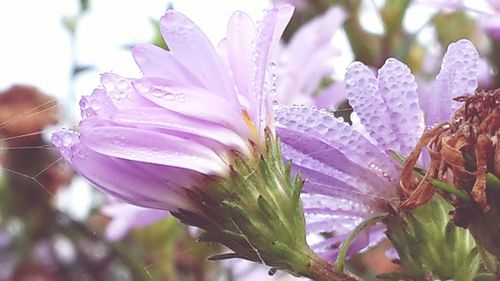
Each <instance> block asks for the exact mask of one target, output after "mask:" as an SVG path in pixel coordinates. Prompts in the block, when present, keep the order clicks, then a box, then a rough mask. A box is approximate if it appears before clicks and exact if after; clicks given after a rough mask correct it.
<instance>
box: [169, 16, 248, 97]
mask: <svg viewBox="0 0 500 281" xmlns="http://www.w3.org/2000/svg"><path fill="white" fill-rule="evenodd" d="M160 30H161V33H162V35H163V38H164V39H165V42H166V43H167V45H168V47H169V48H170V50H171V52H172V54H173V55H174V56H175V57H176V58H177V59H179V60H180V61H182V63H183V64H184V65H185V66H187V67H188V69H189V70H190V72H191V73H193V74H194V75H195V76H196V77H197V78H198V79H199V80H200V81H201V82H202V83H203V85H204V87H206V89H208V90H210V91H211V92H212V93H213V94H215V95H219V96H221V97H224V98H225V99H227V100H228V102H229V103H231V104H239V103H238V100H237V98H236V95H235V93H234V91H233V89H232V88H231V86H230V83H229V81H228V71H227V69H226V68H225V67H224V65H223V64H222V61H221V59H220V57H219V55H218V53H217V51H216V50H215V48H214V47H213V45H212V43H211V42H210V40H208V38H207V37H206V36H205V34H204V33H203V32H202V31H201V30H200V29H199V28H198V26H196V25H195V24H194V23H193V22H192V21H191V20H190V19H189V18H187V17H186V16H184V15H182V14H181V13H179V12H176V11H174V10H168V11H167V13H166V14H165V15H164V16H163V17H162V18H161V19H160Z"/></svg>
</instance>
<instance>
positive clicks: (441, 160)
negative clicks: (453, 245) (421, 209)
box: [401, 89, 500, 224]
mask: <svg viewBox="0 0 500 281" xmlns="http://www.w3.org/2000/svg"><path fill="white" fill-rule="evenodd" d="M455 100H457V101H460V102H463V103H464V105H463V106H462V107H461V108H460V109H459V110H458V111H457V112H455V114H454V115H453V116H452V119H451V120H450V121H448V122H444V123H441V124H438V125H437V126H436V127H434V128H433V129H431V130H429V131H427V132H426V133H424V134H423V135H422V137H421V139H420V141H419V143H418V144H417V146H416V148H415V149H414V151H413V152H412V153H411V154H410V156H409V158H408V159H407V161H406V163H405V166H404V167H403V172H402V175H401V189H402V192H403V194H404V196H405V200H404V202H403V203H402V204H401V207H402V208H415V207H417V206H419V205H422V204H425V203H426V202H427V201H428V200H430V198H431V197H432V196H433V195H434V193H435V192H436V188H435V187H434V186H433V185H432V184H431V182H430V180H432V179H437V180H439V181H442V182H445V183H449V184H452V185H453V186H455V187H457V188H458V189H460V190H462V191H464V192H466V193H467V194H469V195H470V197H471V198H472V200H473V201H474V202H475V203H476V205H477V207H479V208H480V210H482V211H483V212H487V211H488V210H489V209H490V206H489V204H488V198H487V192H486V183H487V180H486V175H487V173H492V174H494V175H495V176H497V177H498V175H499V174H500V152H499V150H500V149H499V146H498V139H499V136H500V128H499V123H500V89H497V90H494V91H488V92H485V91H479V92H477V93H476V94H474V95H469V96H462V97H458V98H456V99H455ZM425 146H427V148H428V150H429V153H430V158H431V163H430V165H429V167H428V168H427V171H426V173H425V175H424V176H423V177H422V176H419V175H416V174H415V165H416V163H417V160H418V158H419V157H420V154H421V152H422V150H423V148H424V147H425ZM443 195H444V196H445V197H447V198H448V199H449V200H450V201H451V202H452V203H453V204H454V205H455V206H456V207H457V208H461V207H463V205H464V202H462V200H461V199H460V198H457V197H456V196H454V195H452V194H449V193H443ZM455 219H457V217H455ZM465 224H466V223H465Z"/></svg>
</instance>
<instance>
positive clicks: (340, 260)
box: [335, 214, 387, 272]
mask: <svg viewBox="0 0 500 281" xmlns="http://www.w3.org/2000/svg"><path fill="white" fill-rule="evenodd" d="M386 217H387V214H383V215H379V216H376V217H373V218H370V219H367V220H365V221H363V222H362V223H360V224H359V225H358V226H356V228H355V229H354V230H353V232H352V233H351V234H350V235H349V237H348V238H347V240H345V242H344V243H342V247H340V252H339V255H338V256H337V261H336V262H335V270H336V271H338V272H344V264H345V260H346V257H347V250H349V246H350V245H351V243H352V241H353V240H354V238H355V237H356V236H357V235H358V234H359V233H360V232H361V231H363V230H364V229H366V228H367V227H369V226H371V225H374V224H376V223H377V222H380V221H382V220H383V219H385V218H386Z"/></svg>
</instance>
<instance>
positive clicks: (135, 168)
mask: <svg viewBox="0 0 500 281" xmlns="http://www.w3.org/2000/svg"><path fill="white" fill-rule="evenodd" d="M292 12H293V7H291V6H281V7H276V8H272V9H270V10H269V11H268V12H267V13H266V15H265V17H264V18H263V20H262V26H261V28H257V27H256V25H255V24H254V23H253V21H252V20H251V19H250V17H249V16H248V15H247V14H245V13H242V12H236V13H234V14H233V16H232V17H231V20H230V22H229V24H228V32H227V37H226V38H225V40H224V42H223V43H224V44H223V45H224V47H225V53H224V54H222V55H221V54H220V53H219V52H218V51H217V50H216V48H215V47H214V46H213V45H212V44H211V43H210V41H209V40H208V38H207V37H206V36H205V34H204V33H203V32H202V31H201V30H200V29H199V28H198V27H197V26H196V25H195V24H194V23H193V22H191V21H190V20H189V19H188V18H187V17H185V16H184V15H182V14H180V13H178V12H176V11H173V10H169V11H167V13H166V14H165V15H164V16H163V17H162V18H161V20H160V29H161V32H162V35H163V37H164V39H165V41H166V42H167V45H168V47H169V51H166V50H164V49H161V48H159V47H156V46H154V45H152V44H139V45H137V46H135V47H134V48H133V55H134V59H135V60H136V63H137V64H138V66H139V68H140V69H141V71H142V73H143V77H142V78H139V79H131V78H125V77H121V76H119V75H116V74H113V73H106V74H103V75H102V77H101V84H102V85H101V86H100V87H99V88H97V89H95V90H94V92H93V93H92V94H91V95H89V96H85V97H83V98H82V100H81V101H80V107H81V112H82V121H81V122H80V124H79V128H78V131H72V130H63V131H60V132H57V133H55V134H54V135H53V138H52V142H53V143H54V144H55V145H56V147H58V149H59V150H60V151H61V153H62V155H63V156H64V158H65V159H66V160H67V161H68V162H69V163H70V164H71V166H72V167H73V169H74V170H75V171H76V172H77V173H79V174H80V175H82V176H84V177H85V178H87V179H88V180H89V181H90V182H91V183H93V184H94V185H95V186H96V187H98V188H100V189H101V190H103V191H105V192H106V193H107V194H108V195H111V196H112V197H114V198H118V199H120V200H123V201H124V202H127V203H131V204H134V205H137V206H142V207H148V208H156V209H163V210H176V209H177V208H180V207H183V208H189V206H188V203H187V202H186V199H185V194H184V191H185V189H200V188H205V187H204V186H203V179H204V176H205V175H216V176H226V175H227V174H228V172H229V165H230V161H231V159H229V158H230V155H229V154H230V152H231V151H239V153H241V154H243V155H249V156H250V155H251V151H250V149H251V147H252V145H255V144H256V145H259V144H261V143H263V141H264V136H263V132H264V129H265V128H266V127H270V128H272V127H273V115H272V102H271V99H270V92H272V87H271V80H272V75H271V72H270V69H271V68H270V65H271V61H272V57H273V53H274V52H275V50H276V48H277V43H278V41H279V38H280V37H281V34H282V32H283V30H284V28H285V26H286V24H287V23H288V21H289V19H290V17H291V14H292ZM251 143H253V144H251Z"/></svg>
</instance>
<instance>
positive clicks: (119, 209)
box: [103, 6, 346, 240]
mask: <svg viewBox="0 0 500 281" xmlns="http://www.w3.org/2000/svg"><path fill="white" fill-rule="evenodd" d="M236 15H238V14H236ZM236 15H235V17H236ZM238 17H243V19H244V20H245V21H246V23H245V24H244V25H241V24H240V25H241V26H247V27H246V29H248V30H247V32H248V34H249V35H251V34H252V33H254V32H255V30H254V27H253V24H252V23H251V22H250V21H248V20H247V16H246V15H243V14H241V15H239V16H238ZM345 17H346V15H345V12H344V11H343V10H342V9H341V8H339V7H337V6H334V7H331V8H330V9H328V10H327V11H326V12H325V13H324V14H322V15H320V16H318V17H316V18H314V19H312V20H311V21H310V22H308V23H306V24H304V25H303V26H302V27H301V28H299V30H297V32H296V33H295V34H294V36H293V37H292V39H291V40H290V42H289V43H288V44H286V46H282V45H280V46H278V49H277V50H276V63H275V69H273V68H274V67H273V66H272V65H271V71H274V73H272V74H271V75H273V76H272V79H273V82H274V83H275V85H274V87H275V90H276V96H274V97H271V98H275V99H276V100H277V101H278V102H279V103H282V104H291V103H300V104H307V105H316V106H318V107H324V108H331V107H334V106H335V105H336V104H337V103H339V102H340V101H343V100H344V99H345V91H344V85H343V83H342V82H341V81H340V82H336V83H335V84H333V85H331V86H328V87H327V88H326V89H324V90H323V91H321V92H320V93H316V90H317V89H318V86H319V85H320V83H321V80H322V79H323V78H327V77H331V76H332V75H333V74H334V71H333V70H334V68H333V62H332V60H333V59H334V58H335V57H337V56H339V55H340V50H339V49H338V48H337V46H336V45H335V44H333V42H332V39H333V36H334V35H335V34H336V32H337V30H338V29H339V28H340V26H341V24H342V23H343V21H344V19H345ZM232 22H233V25H230V26H233V28H236V26H235V25H234V19H233V21H232ZM233 39H234V38H233ZM245 40H246V43H247V44H249V43H250V42H249V41H250V40H249V38H247V39H245ZM227 42H229V41H228V39H225V40H223V41H222V42H221V44H219V46H218V48H217V50H218V51H219V53H220V54H221V55H222V56H223V58H225V64H226V65H230V64H231V60H230V59H229V56H228V54H229V52H228V43H227ZM241 43H242V44H243V43H244V41H243V42H241ZM231 44H233V45H232V47H231V46H230V48H234V42H233V43H231ZM240 47H243V46H240ZM246 54H247V58H248V55H250V53H249V52H248V51H247V52H246ZM233 58H234V55H233ZM247 62H248V60H247ZM233 64H235V62H233ZM234 67H243V66H241V65H239V66H238V65H234ZM246 72H247V71H245V73H246ZM245 83H246V82H245ZM103 212H104V214H106V215H107V216H109V217H110V218H111V219H112V221H111V223H110V224H109V225H108V227H107V233H106V236H107V237H108V238H109V239H111V240H118V239H121V238H123V237H124V235H126V233H127V232H128V230H130V229H132V228H137V227H144V226H146V225H148V224H151V223H155V222H157V221H159V220H161V219H163V218H165V217H168V216H169V213H168V212H167V211H159V210H155V209H148V208H140V207H136V206H133V205H128V204H126V203H123V202H119V203H113V204H110V205H108V206H106V207H105V208H104V209H103Z"/></svg>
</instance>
